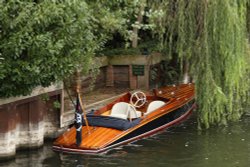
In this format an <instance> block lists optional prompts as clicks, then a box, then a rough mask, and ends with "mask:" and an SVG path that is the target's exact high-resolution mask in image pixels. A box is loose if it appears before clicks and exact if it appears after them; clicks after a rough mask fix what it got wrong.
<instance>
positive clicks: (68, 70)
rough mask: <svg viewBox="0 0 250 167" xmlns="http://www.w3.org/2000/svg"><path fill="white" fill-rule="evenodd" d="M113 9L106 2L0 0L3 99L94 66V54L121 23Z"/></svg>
mask: <svg viewBox="0 0 250 167" xmlns="http://www.w3.org/2000/svg"><path fill="white" fill-rule="evenodd" d="M86 2H88V3H86ZM111 8H113V6H112V4H105V3H104V1H102V2H97V1H96V2H95V1H83V0H74V1H68V0H54V1H49V0H43V1H33V0H26V1H16V0H9V1H0V32H1V33H0V57H1V60H0V70H1V72H0V97H9V96H16V95H26V94H29V93H30V92H31V90H32V89H33V88H34V87H36V86H38V85H42V86H45V87H46V86H49V85H50V84H51V83H53V82H55V81H58V80H63V78H66V77H68V76H69V75H70V74H72V73H73V72H74V71H75V70H76V69H79V68H83V71H85V72H86V71H88V70H89V69H90V68H92V67H93V66H92V63H91V61H92V57H93V56H94V52H95V51H96V50H98V49H100V48H101V47H102V46H103V45H104V43H105V42H106V41H107V39H108V38H109V36H110V33H112V32H113V31H115V30H116V29H120V28H121V27H122V26H121V25H122V24H123V21H122V19H121V18H122V17H121V15H122V14H120V13H121V11H119V10H114V12H113V11H112V12H111ZM123 20H124V19H123ZM2 58H3V59H2ZM81 64H83V65H81Z"/></svg>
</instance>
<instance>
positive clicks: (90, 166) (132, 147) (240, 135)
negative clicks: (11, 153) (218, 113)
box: [0, 116, 250, 167]
mask: <svg viewBox="0 0 250 167" xmlns="http://www.w3.org/2000/svg"><path fill="white" fill-rule="evenodd" d="M249 124H250V116H244V117H243V119H242V120H241V121H240V122H236V123H231V124H230V125H228V126H223V127H219V128H218V127H214V128H211V129H209V130H207V131H202V132H199V131H198V130H197V123H196V119H195V118H190V119H189V120H188V121H186V122H184V123H183V124H181V125H179V126H177V127H174V128H171V129H167V130H165V131H163V132H162V133H160V134H157V135H155V136H152V137H150V138H148V139H143V140H140V141H137V142H135V143H132V144H128V145H125V146H122V147H118V148H115V149H112V150H109V151H107V152H106V153H103V154H99V155H77V154H65V153H58V152H53V151H52V150H51V146H52V145H51V143H52V141H48V142H46V144H45V145H44V147H42V148H41V149H39V150H33V151H19V152H18V153H17V155H16V158H15V159H14V160H12V161H9V162H6V163H0V166H7V167H17V166H18V167H24V166H25V167H26V166H36V167H37V166H38V167H40V166H42V167H50V166H53V167H56V166H61V167H97V166H98V167H107V166H109V167H112V166H114V167H124V166H136V167H149V166H150V167H151V166H162V167H163V166H164V167H165V166H171V167H201V166H202V167H211V166H214V167H217V166H218V167H247V166H249V164H250V159H249V157H250V126H249Z"/></svg>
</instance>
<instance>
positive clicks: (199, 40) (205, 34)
mask: <svg viewBox="0 0 250 167" xmlns="http://www.w3.org/2000/svg"><path fill="white" fill-rule="evenodd" d="M151 6H152V9H153V10H152V11H151V13H157V12H156V11H162V12H160V15H159V14H158V17H154V15H153V14H152V15H151V16H152V17H150V21H151V22H153V23H155V29H154V30H153V31H154V33H155V36H156V37H158V38H159V39H162V44H163V46H165V48H167V50H168V53H169V54H170V55H172V56H173V55H177V56H178V58H179V59H180V62H181V64H182V62H184V61H188V62H189V64H190V65H191V69H190V73H191V75H192V77H193V78H194V80H195V84H196V99H197V103H198V106H199V110H198V112H199V122H200V123H201V124H200V125H201V126H202V125H204V127H205V128H208V127H209V126H210V124H221V123H223V124H226V122H227V121H229V120H237V119H239V118H240V116H241V115H242V113H243V111H244V110H243V107H244V106H245V104H246V103H247V102H248V101H249V99H248V98H249V97H248V94H247V93H248V91H249V85H250V82H249V79H248V78H249V66H250V64H249V48H248V46H249V43H248V39H247V37H248V36H247V29H246V27H247V19H246V16H247V1H245V0H243V1H238V0H217V1H208V0H200V1H197V0H189V1H186V0H177V1H176V0H169V1H161V2H160V1H155V2H152V4H151ZM160 16H161V17H160ZM153 23H152V24H153ZM180 67H182V65H180Z"/></svg>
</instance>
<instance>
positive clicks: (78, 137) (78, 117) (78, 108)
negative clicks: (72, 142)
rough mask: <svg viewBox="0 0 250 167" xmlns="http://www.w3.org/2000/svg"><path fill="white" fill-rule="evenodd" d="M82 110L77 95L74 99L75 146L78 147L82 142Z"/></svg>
mask: <svg viewBox="0 0 250 167" xmlns="http://www.w3.org/2000/svg"><path fill="white" fill-rule="evenodd" d="M82 120H83V118H82V109H81V106H80V101H79V94H78V95H77V99H76V108H75V128H76V145H77V146H80V145H81V142H82Z"/></svg>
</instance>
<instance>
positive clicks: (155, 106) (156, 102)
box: [145, 100, 166, 115]
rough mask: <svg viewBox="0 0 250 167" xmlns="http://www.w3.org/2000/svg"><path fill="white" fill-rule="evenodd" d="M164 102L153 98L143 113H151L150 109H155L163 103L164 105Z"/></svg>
mask: <svg viewBox="0 0 250 167" xmlns="http://www.w3.org/2000/svg"><path fill="white" fill-rule="evenodd" d="M165 104H166V103H165V102H163V101H160V100H155V101H152V102H151V103H150V104H149V105H148V108H147V112H146V113H145V114H146V115H147V114H149V113H151V112H152V111H155V110H156V109H158V108H160V107H162V106H163V105H165Z"/></svg>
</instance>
